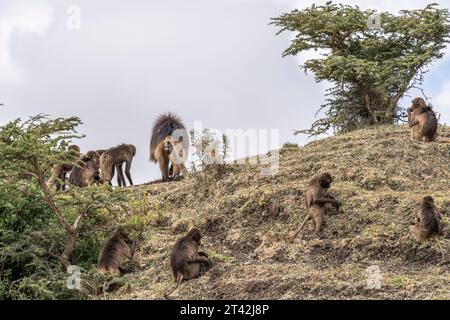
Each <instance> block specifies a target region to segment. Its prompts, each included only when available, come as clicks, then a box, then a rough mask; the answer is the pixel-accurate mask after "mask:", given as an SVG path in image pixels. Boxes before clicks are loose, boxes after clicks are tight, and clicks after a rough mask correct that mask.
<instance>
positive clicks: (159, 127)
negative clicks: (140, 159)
mask: <svg viewBox="0 0 450 320" xmlns="http://www.w3.org/2000/svg"><path fill="white" fill-rule="evenodd" d="M168 136H171V137H173V140H172V142H174V141H176V140H178V142H179V143H180V146H179V147H178V148H180V147H181V145H182V146H183V147H182V148H183V157H182V159H184V160H185V157H186V156H187V152H188V149H189V137H188V134H187V131H186V128H185V126H184V124H183V123H182V121H181V119H180V118H178V117H177V116H176V115H174V114H172V113H166V114H162V115H160V116H159V117H158V119H156V121H155V123H154V124H153V129H152V136H151V139H150V161H153V162H155V163H156V162H158V163H159V168H160V169H161V173H162V179H163V181H168V180H169V178H170V174H169V163H170V160H171V159H170V153H171V151H172V149H173V147H174V144H172V143H171V142H170V140H166V138H167V137H168ZM177 165H178V169H180V170H182V168H181V167H180V166H179V165H180V164H179V163H178V164H177ZM183 165H184V163H183ZM173 170H174V171H175V166H174V167H173Z"/></svg>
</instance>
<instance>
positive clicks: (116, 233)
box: [114, 227, 130, 242]
mask: <svg viewBox="0 0 450 320" xmlns="http://www.w3.org/2000/svg"><path fill="white" fill-rule="evenodd" d="M114 236H115V237H117V238H119V239H122V240H124V241H127V242H128V241H130V239H129V238H128V234H127V233H126V231H125V229H124V228H122V227H119V228H117V229H116V231H114Z"/></svg>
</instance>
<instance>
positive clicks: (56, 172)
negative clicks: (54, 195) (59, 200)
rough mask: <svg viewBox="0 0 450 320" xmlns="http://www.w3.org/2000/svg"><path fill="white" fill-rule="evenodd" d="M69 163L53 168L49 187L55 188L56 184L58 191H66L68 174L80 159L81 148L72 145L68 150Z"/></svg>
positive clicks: (48, 183) (48, 182)
mask: <svg viewBox="0 0 450 320" xmlns="http://www.w3.org/2000/svg"><path fill="white" fill-rule="evenodd" d="M67 151H68V152H67V160H68V162H67V163H63V164H56V165H54V166H53V167H52V171H51V176H50V178H49V179H48V181H47V187H48V188H49V189H51V188H53V186H54V185H55V184H56V190H58V191H59V190H61V189H62V190H65V189H66V178H67V174H68V173H69V172H70V171H71V170H72V168H73V163H75V162H77V160H78V159H79V158H80V148H79V147H78V146H77V145H70V146H69V147H68V150H67Z"/></svg>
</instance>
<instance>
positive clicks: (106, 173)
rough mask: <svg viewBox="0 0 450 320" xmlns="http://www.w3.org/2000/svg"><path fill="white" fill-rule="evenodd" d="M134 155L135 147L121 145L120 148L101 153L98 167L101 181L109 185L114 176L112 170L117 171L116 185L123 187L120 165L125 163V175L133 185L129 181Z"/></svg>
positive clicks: (123, 179) (123, 181) (123, 178)
mask: <svg viewBox="0 0 450 320" xmlns="http://www.w3.org/2000/svg"><path fill="white" fill-rule="evenodd" d="M135 155H136V147H135V146H134V145H132V144H121V145H120V146H117V147H114V148H111V149H108V150H106V151H105V152H103V154H102V156H101V157H100V167H101V172H102V179H103V180H104V181H108V182H109V183H111V180H112V178H113V176H114V169H115V168H116V170H117V183H118V184H119V186H120V187H125V186H126V185H127V184H126V181H125V177H124V176H123V170H122V165H123V164H124V163H125V174H126V176H127V178H128V181H129V182H130V185H133V180H132V179H131V173H130V170H131V163H132V161H133V157H134V156H135Z"/></svg>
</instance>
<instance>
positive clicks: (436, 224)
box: [410, 197, 442, 241]
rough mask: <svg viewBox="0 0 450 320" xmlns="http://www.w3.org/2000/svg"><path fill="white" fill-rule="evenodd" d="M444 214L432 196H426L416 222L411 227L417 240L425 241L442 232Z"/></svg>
mask: <svg viewBox="0 0 450 320" xmlns="http://www.w3.org/2000/svg"><path fill="white" fill-rule="evenodd" d="M441 219H442V215H441V213H440V212H439V211H438V209H437V208H436V205H435V204H434V199H433V198H432V197H425V198H423V200H422V205H421V207H420V210H419V212H418V215H417V221H416V224H415V225H413V226H411V227H410V230H411V233H412V235H413V236H414V238H415V239H416V240H417V241H425V240H428V239H430V238H433V237H439V236H440V235H441V234H442V225H441Z"/></svg>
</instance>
